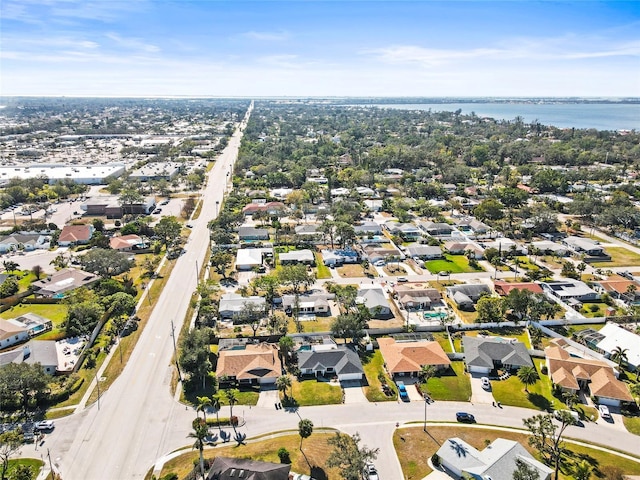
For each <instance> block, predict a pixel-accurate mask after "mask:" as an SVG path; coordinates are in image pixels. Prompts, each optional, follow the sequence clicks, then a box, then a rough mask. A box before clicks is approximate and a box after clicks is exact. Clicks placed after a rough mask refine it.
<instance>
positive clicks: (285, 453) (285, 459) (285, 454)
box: [278, 447, 291, 463]
mask: <svg viewBox="0 0 640 480" xmlns="http://www.w3.org/2000/svg"><path fill="white" fill-rule="evenodd" d="M278 458H279V459H280V463H291V458H290V456H289V450H287V449H286V448H284V447H280V448H279V449H278Z"/></svg>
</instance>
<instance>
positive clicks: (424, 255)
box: [405, 245, 443, 260]
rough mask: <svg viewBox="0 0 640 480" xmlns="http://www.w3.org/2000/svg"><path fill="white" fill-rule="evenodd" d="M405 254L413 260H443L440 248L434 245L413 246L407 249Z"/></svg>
mask: <svg viewBox="0 0 640 480" xmlns="http://www.w3.org/2000/svg"><path fill="white" fill-rule="evenodd" d="M405 252H406V254H407V255H409V256H410V257H412V258H413V259H421V260H435V259H437V258H443V255H442V250H441V249H440V247H438V246H432V245H411V246H409V247H407V249H406V250H405Z"/></svg>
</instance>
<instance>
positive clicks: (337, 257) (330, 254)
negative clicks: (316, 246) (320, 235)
mask: <svg viewBox="0 0 640 480" xmlns="http://www.w3.org/2000/svg"><path fill="white" fill-rule="evenodd" d="M321 253H322V262H323V263H324V264H325V265H327V266H330V265H342V264H343V263H358V261H359V257H358V252H356V251H355V250H351V249H341V250H329V249H327V250H322V252H321Z"/></svg>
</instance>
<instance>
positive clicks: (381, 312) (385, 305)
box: [356, 283, 391, 318]
mask: <svg viewBox="0 0 640 480" xmlns="http://www.w3.org/2000/svg"><path fill="white" fill-rule="evenodd" d="M356 303H357V304H359V305H364V306H365V307H367V310H369V313H371V316H372V317H374V318H384V317H389V316H391V307H390V306H389V301H388V300H387V297H386V296H385V294H384V290H383V289H382V287H381V286H380V285H378V284H373V285H370V284H366V283H365V284H362V285H360V288H359V289H358V293H357V296H356Z"/></svg>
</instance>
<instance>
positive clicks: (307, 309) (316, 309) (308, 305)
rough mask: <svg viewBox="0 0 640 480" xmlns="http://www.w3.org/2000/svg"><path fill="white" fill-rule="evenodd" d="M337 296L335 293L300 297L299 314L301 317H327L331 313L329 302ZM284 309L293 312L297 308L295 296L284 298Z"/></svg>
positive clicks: (285, 296) (284, 296)
mask: <svg viewBox="0 0 640 480" xmlns="http://www.w3.org/2000/svg"><path fill="white" fill-rule="evenodd" d="M334 298H336V296H335V295H334V294H333V293H316V294H311V295H298V313H299V314H301V315H326V314H329V313H331V309H330V308H329V300H333V299H334ZM282 308H284V310H285V312H288V313H289V312H292V311H293V309H294V308H296V296H295V295H283V296H282Z"/></svg>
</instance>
